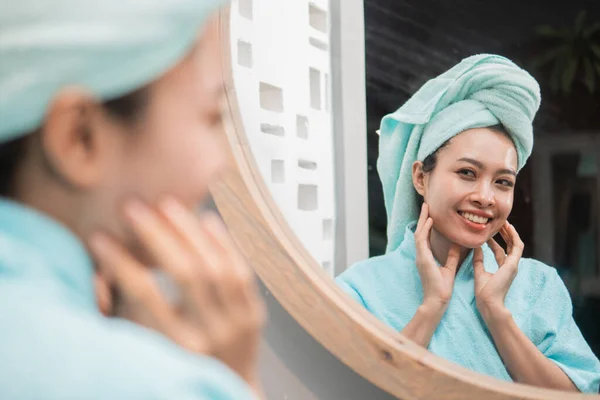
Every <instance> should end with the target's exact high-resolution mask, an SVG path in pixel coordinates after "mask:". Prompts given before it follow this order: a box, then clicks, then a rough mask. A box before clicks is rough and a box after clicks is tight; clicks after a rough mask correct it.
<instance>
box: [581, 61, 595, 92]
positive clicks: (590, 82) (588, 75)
mask: <svg viewBox="0 0 600 400" xmlns="http://www.w3.org/2000/svg"><path fill="white" fill-rule="evenodd" d="M583 69H584V73H585V75H584V78H583V82H584V83H585V86H587V88H588V90H589V91H590V93H594V92H595V91H596V72H595V71H594V66H593V64H592V62H591V61H590V60H589V59H588V58H586V59H585V60H584V61H583Z"/></svg>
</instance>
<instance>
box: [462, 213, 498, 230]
mask: <svg viewBox="0 0 600 400" xmlns="http://www.w3.org/2000/svg"><path fill="white" fill-rule="evenodd" d="M458 216H459V217H460V219H461V220H462V221H463V222H464V223H465V224H466V225H467V227H469V228H470V229H472V230H475V231H478V232H481V231H484V230H485V229H487V225H488V223H489V222H490V221H488V222H486V223H485V224H478V223H476V222H473V221H469V220H468V219H466V218H465V217H463V216H462V215H460V214H458Z"/></svg>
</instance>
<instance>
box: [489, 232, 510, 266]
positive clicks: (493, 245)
mask: <svg viewBox="0 0 600 400" xmlns="http://www.w3.org/2000/svg"><path fill="white" fill-rule="evenodd" d="M487 244H488V246H489V247H490V249H491V250H492V252H493V253H494V257H495V258H496V262H497V263H498V265H499V266H500V265H502V264H504V262H505V260H506V253H505V252H504V249H503V248H502V246H500V245H499V244H498V242H496V241H495V240H494V239H493V238H492V239H490V240H488V241H487Z"/></svg>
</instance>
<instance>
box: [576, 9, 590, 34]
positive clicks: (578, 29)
mask: <svg viewBox="0 0 600 400" xmlns="http://www.w3.org/2000/svg"><path fill="white" fill-rule="evenodd" d="M586 16H587V12H586V11H585V10H583V11H581V12H580V13H579V14H578V15H577V19H576V20H575V35H579V34H580V33H581V31H582V30H583V23H584V22H585V17H586Z"/></svg>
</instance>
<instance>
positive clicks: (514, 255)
mask: <svg viewBox="0 0 600 400" xmlns="http://www.w3.org/2000/svg"><path fill="white" fill-rule="evenodd" d="M508 234H509V235H510V237H511V242H512V248H511V250H510V252H509V253H508V257H509V258H510V259H511V261H512V262H516V263H518V262H519V260H520V259H521V257H522V256H523V250H524V249H525V244H524V243H523V241H522V240H521V237H520V236H519V233H518V232H517V230H516V229H515V227H514V226H512V225H510V224H509V226H508Z"/></svg>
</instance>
